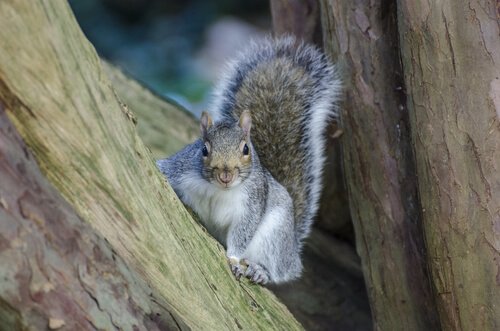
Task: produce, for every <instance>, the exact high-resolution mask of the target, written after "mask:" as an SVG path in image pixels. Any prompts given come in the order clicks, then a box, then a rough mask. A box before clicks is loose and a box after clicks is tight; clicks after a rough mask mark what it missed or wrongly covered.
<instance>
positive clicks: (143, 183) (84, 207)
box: [0, 0, 300, 330]
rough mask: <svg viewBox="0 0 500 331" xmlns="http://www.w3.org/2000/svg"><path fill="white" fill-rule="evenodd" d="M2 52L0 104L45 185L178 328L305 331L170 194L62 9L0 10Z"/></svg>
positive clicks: (14, 4) (16, 5)
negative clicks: (232, 265) (234, 266)
mask: <svg viewBox="0 0 500 331" xmlns="http://www.w3.org/2000/svg"><path fill="white" fill-rule="evenodd" d="M0 40H1V44H2V52H0V100H1V101H2V103H3V104H4V105H5V109H6V112H7V114H8V116H9V118H10V119H11V120H12V122H13V124H14V126H15V127H16V129H17V130H18V131H19V133H20V134H21V136H22V138H23V140H24V142H25V143H26V144H27V145H28V146H29V148H30V149H31V151H32V152H33V154H34V155H35V158H36V160H37V162H38V164H39V166H40V168H41V170H42V173H43V174H44V175H45V176H46V178H47V179H48V180H49V181H50V182H51V183H52V185H53V186H54V187H55V188H56V189H57V190H58V191H59V192H60V193H61V194H62V196H63V197H64V198H65V199H66V200H67V201H68V202H69V203H70V204H71V205H72V207H73V208H74V209H75V211H76V212H77V214H78V215H79V216H80V217H81V218H82V219H84V220H85V221H86V222H88V223H89V224H90V225H91V226H92V228H93V229H95V231H96V232H97V233H98V234H99V235H100V236H102V237H104V238H105V239H106V240H107V241H108V242H109V243H110V245H111V247H112V248H113V249H114V250H115V251H116V254H117V255H118V256H120V257H121V258H122V259H123V260H124V261H125V263H126V264H127V265H128V266H129V267H130V268H131V269H133V270H136V271H137V272H138V273H139V274H140V275H141V278H143V279H144V280H145V281H146V282H147V283H148V284H149V286H150V287H151V290H152V292H153V293H154V294H155V295H157V296H158V297H159V298H161V300H164V301H165V302H167V303H168V304H169V305H170V306H171V310H172V313H174V314H175V316H176V317H177V318H178V319H179V321H180V323H182V324H183V325H186V326H187V327H188V328H193V329H211V330H221V329H242V328H246V329H287V330H294V329H300V325H299V324H298V323H297V322H296V321H295V319H294V318H293V316H291V315H290V313H289V312H288V311H287V309H286V308H285V307H284V306H283V305H282V304H280V303H279V302H277V301H276V299H275V298H274V297H273V296H272V295H270V293H269V292H268V291H267V290H266V289H264V288H261V287H259V286H255V285H250V284H249V283H248V282H246V281H243V282H241V283H240V282H237V281H236V280H235V279H234V277H233V276H232V274H231V273H230V271H229V268H228V267H227V265H226V260H225V255H224V250H223V249H222V247H221V246H220V245H218V244H217V243H216V242H215V241H214V240H213V239H211V238H210V237H209V236H208V235H207V234H206V233H205V231H204V230H203V229H202V227H201V226H199V225H198V224H197V223H196V222H195V221H194V220H193V219H192V217H191V216H190V215H189V214H188V213H187V211H186V210H185V208H184V207H183V205H182V204H181V203H180V201H179V200H178V199H177V197H176V196H175V194H174V192H173V191H172V190H171V188H170V187H169V186H168V184H166V183H165V182H164V179H163V178H162V177H161V175H160V173H159V172H158V171H157V169H156V167H155V164H154V160H153V158H152V157H151V154H150V152H149V151H148V150H147V149H146V148H145V146H144V144H143V142H142V141H141V139H140V138H139V137H138V135H137V131H136V127H135V125H134V117H133V115H132V114H131V113H130V112H129V111H128V110H127V109H126V107H124V105H123V104H122V103H121V102H120V101H119V100H118V98H117V96H116V94H115V91H114V90H113V88H112V86H111V83H110V81H109V79H108V76H107V75H106V73H105V72H104V71H103V70H102V69H101V64H100V60H99V58H98V57H97V55H96V53H95V50H94V49H93V47H92V46H91V45H90V44H89V43H88V41H87V40H86V39H85V37H84V36H83V34H82V32H81V31H80V29H79V27H78V25H77V24H76V21H75V19H74V17H73V15H72V13H71V10H70V8H69V6H68V4H67V3H66V2H65V1H51V0H45V1H36V2H33V1H27V0H26V1H2V2H0ZM6 267H7V266H5V265H2V266H0V268H6ZM123 313H124V314H126V313H127V312H125V311H124V312H123Z"/></svg>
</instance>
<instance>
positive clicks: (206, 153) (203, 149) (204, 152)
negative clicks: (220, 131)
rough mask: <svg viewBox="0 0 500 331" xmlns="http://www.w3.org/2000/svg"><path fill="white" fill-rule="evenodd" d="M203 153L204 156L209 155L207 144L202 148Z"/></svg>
mask: <svg viewBox="0 0 500 331" xmlns="http://www.w3.org/2000/svg"><path fill="white" fill-rule="evenodd" d="M201 153H202V154H203V156H204V157H207V156H208V149H207V146H203V148H202V149H201Z"/></svg>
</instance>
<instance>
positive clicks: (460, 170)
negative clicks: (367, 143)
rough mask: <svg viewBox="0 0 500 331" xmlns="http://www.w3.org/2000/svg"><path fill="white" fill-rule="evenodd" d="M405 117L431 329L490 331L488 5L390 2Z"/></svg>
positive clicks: (497, 196)
mask: <svg viewBox="0 0 500 331" xmlns="http://www.w3.org/2000/svg"><path fill="white" fill-rule="evenodd" d="M398 6H399V12H398V21H399V27H400V40H401V52H402V59H403V66H404V71H405V82H406V87H407V93H408V113H409V114H410V118H411V126H412V138H413V143H414V145H415V151H416V165H417V170H418V178H419V192H420V197H421V201H422V215H423V225H424V233H425V239H426V244H427V252H428V255H429V256H428V259H429V264H430V269H431V274H432V285H433V287H434V288H435V293H436V294H435V296H436V300H437V306H438V311H439V317H440V321H441V325H442V326H443V328H444V329H446V330H499V329H500V176H499V174H500V37H499V35H500V28H499V24H498V19H499V16H498V15H499V13H498V1H496V2H495V1H478V0H471V1H463V0H454V1H451V0H444V1H439V2H432V1H431V2H425V1H424V2H422V1H413V0H411V1H406V0H401V1H398Z"/></svg>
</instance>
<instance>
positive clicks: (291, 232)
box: [157, 37, 341, 284]
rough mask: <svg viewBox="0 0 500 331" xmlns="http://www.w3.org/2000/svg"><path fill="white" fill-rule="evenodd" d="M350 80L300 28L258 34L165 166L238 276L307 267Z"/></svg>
mask: <svg viewBox="0 0 500 331" xmlns="http://www.w3.org/2000/svg"><path fill="white" fill-rule="evenodd" d="M340 93H341V83H340V79H339V77H338V74H337V72H336V70H335V68H334V66H333V65H331V64H330V62H329V61H328V60H327V59H326V57H325V56H324V55H323V54H322V53H321V52H320V51H318V50H317V49H316V48H315V47H313V46H310V45H306V44H304V43H299V42H297V41H296V40H295V39H294V38H292V37H281V38H277V39H272V38H267V39H264V40H261V41H258V42H253V43H252V44H251V45H250V46H249V47H248V48H247V49H246V50H244V51H243V52H242V53H240V54H239V55H238V56H237V57H236V58H235V59H234V60H233V61H231V62H230V63H229V66H228V70H227V71H226V73H225V76H224V77H223V79H222V80H221V81H220V83H219V84H218V86H217V87H216V90H215V96H214V100H213V103H212V105H211V108H210V113H212V114H213V116H214V120H212V118H211V117H210V115H209V114H208V113H206V112H204V113H203V114H202V116H201V125H200V127H201V138H200V139H198V140H197V141H195V142H194V143H193V144H191V145H188V146H187V147H185V148H184V149H183V150H181V151H180V152H178V153H177V154H175V155H173V156H172V157H170V158H167V159H163V160H159V161H158V162H157V166H158V167H159V169H160V171H161V172H162V173H163V174H164V175H165V176H166V177H167V180H168V182H169V183H170V185H171V186H172V187H173V189H174V190H175V192H176V193H177V195H178V196H179V198H180V199H181V200H182V201H183V202H184V203H185V204H186V205H188V206H189V207H191V208H192V209H193V210H194V211H195V212H196V213H197V214H198V215H199V217H200V219H201V221H202V222H203V224H204V225H205V226H206V227H207V229H208V231H209V232H210V233H211V234H212V235H213V236H214V237H216V239H218V240H219V242H221V243H222V244H223V245H225V247H226V248H227V258H228V261H229V264H230V266H231V270H232V272H233V273H234V274H235V275H236V277H237V278H239V277H241V276H245V277H248V278H249V279H250V280H251V281H253V282H256V283H260V284H266V283H268V282H271V283H283V282H287V281H291V280H293V279H296V278H298V277H299V276H300V274H301V272H302V262H301V259H300V253H301V250H302V246H303V241H304V239H305V238H306V237H307V235H308V234H309V232H310V228H311V225H312V222H313V217H314V216H315V214H316V212H317V209H318V200H319V195H320V192H321V186H322V183H321V180H322V178H321V176H322V168H323V165H324V159H325V156H324V148H325V137H324V136H325V129H326V126H327V125H328V121H329V119H330V118H332V117H333V116H336V115H337V111H336V110H337V102H338V100H339V97H340Z"/></svg>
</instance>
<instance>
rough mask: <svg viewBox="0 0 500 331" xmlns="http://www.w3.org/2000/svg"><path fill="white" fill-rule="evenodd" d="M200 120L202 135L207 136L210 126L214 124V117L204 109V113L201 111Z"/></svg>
mask: <svg viewBox="0 0 500 331" xmlns="http://www.w3.org/2000/svg"><path fill="white" fill-rule="evenodd" d="M200 122H201V123H200V130H201V136H202V137H205V136H206V134H207V131H208V129H210V127H211V126H212V118H211V117H210V115H209V114H208V113H207V112H206V111H204V112H203V113H201V120H200Z"/></svg>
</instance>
